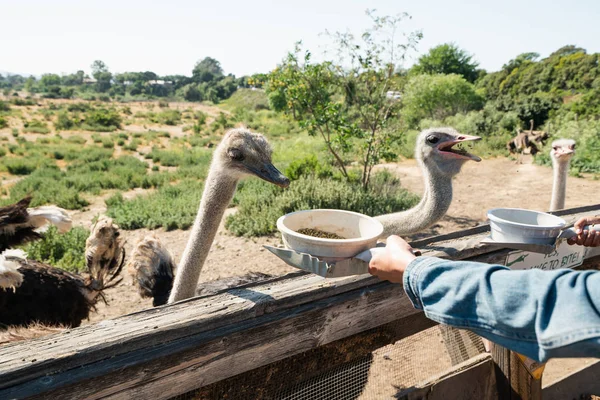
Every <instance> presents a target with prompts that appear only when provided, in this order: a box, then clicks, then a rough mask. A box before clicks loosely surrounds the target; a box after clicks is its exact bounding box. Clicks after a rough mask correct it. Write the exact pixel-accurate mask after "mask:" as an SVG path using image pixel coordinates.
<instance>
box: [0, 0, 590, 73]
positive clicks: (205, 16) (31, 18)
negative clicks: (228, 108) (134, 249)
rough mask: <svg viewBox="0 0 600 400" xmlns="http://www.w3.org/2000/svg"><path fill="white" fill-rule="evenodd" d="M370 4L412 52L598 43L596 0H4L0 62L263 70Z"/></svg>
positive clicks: (364, 21) (486, 56)
mask: <svg viewBox="0 0 600 400" xmlns="http://www.w3.org/2000/svg"><path fill="white" fill-rule="evenodd" d="M367 8H371V9H373V8H375V9H377V10H378V13H379V14H381V15H386V14H396V13H399V12H408V13H409V14H411V15H412V17H413V18H412V21H410V22H409V23H407V24H406V29H407V30H415V29H421V30H422V32H423V35H424V38H423V40H422V41H421V42H420V44H419V46H418V53H416V54H415V55H414V57H413V58H416V57H417V56H418V54H422V53H425V52H426V51H427V50H428V49H429V48H431V47H433V46H435V45H438V44H441V43H446V42H454V43H456V44H457V45H458V46H460V47H461V48H464V49H465V50H467V51H468V52H470V53H471V54H473V55H474V56H475V59H476V60H477V61H479V63H480V66H481V67H483V68H485V69H487V70H489V71H494V70H498V69H499V68H500V67H501V66H502V64H504V63H506V62H507V61H508V60H509V59H511V58H514V57H515V56H516V55H518V54H520V53H523V52H529V51H534V52H538V53H540V54H541V55H542V57H545V56H547V55H548V54H550V53H551V52H552V51H554V50H556V49H558V48H559V47H561V46H563V45H566V44H574V45H577V46H579V47H583V48H585V49H587V50H588V52H590V53H593V52H600V23H599V22H598V21H600V0H571V1H558V0H557V1H551V0H495V1H489V0H480V1H476V0H455V1H449V0H412V1H406V0H369V1H362V0H294V1H289V0H271V1H267V0H225V1H218V0H212V1H205V0H195V1H192V0H170V1H148V0H146V1H141V0H120V1H116V0H101V1H98V0H0V71H10V72H14V73H28V74H34V75H41V74H42V73H46V72H53V73H58V74H61V73H72V72H75V71H76V70H78V69H83V70H84V71H86V72H90V65H91V63H92V62H93V61H94V60H96V59H100V60H103V61H104V62H105V63H106V64H107V65H108V67H109V69H110V71H111V72H113V73H114V72H124V71H146V70H150V71H154V72H156V73H158V74H159V75H166V74H183V75H191V70H192V68H193V66H194V64H195V62H196V61H198V60H200V59H202V58H204V57H206V56H210V57H214V58H216V59H217V60H219V61H220V62H221V65H222V67H223V69H224V70H225V72H226V73H233V74H235V75H237V76H241V75H248V74H253V73H256V72H268V71H270V70H271V69H273V68H274V67H275V65H276V64H277V63H278V62H279V61H280V60H281V59H282V58H283V57H284V55H285V54H286V52H287V51H288V50H291V49H292V48H293V45H294V43H295V42H296V41H297V40H303V42H304V43H305V44H306V47H308V48H309V49H311V50H314V51H317V50H318V49H319V46H320V45H321V44H322V43H323V41H324V38H323V37H322V36H319V33H321V32H323V31H324V30H326V29H327V30H329V31H336V30H341V31H344V30H347V29H348V30H350V31H352V32H356V33H360V32H361V31H362V30H363V29H364V28H365V27H367V26H368V25H369V20H368V18H367V16H366V15H365V13H364V12H365V10H366V9H367ZM409 64H410V62H409ZM407 66H408V65H407Z"/></svg>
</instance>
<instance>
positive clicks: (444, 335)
mask: <svg viewBox="0 0 600 400" xmlns="http://www.w3.org/2000/svg"><path fill="white" fill-rule="evenodd" d="M483 351H484V347H483V344H482V342H481V338H480V337H479V336H477V335H475V334H473V333H471V332H469V331H465V330H458V329H454V328H450V327H447V326H443V325H437V326H434V327H432V328H429V329H426V330H423V331H421V332H418V333H416V334H414V335H411V336H408V337H406V338H404V339H401V340H398V341H396V342H395V343H393V344H389V345H386V346H383V347H380V348H377V349H376V350H375V351H372V352H369V353H368V354H367V355H364V356H361V357H358V358H356V359H353V360H352V361H349V362H343V363H339V364H337V365H335V366H329V367H328V368H324V369H323V370H319V371H317V372H316V373H315V374H313V375H312V376H310V377H307V378H306V379H304V380H302V381H300V382H292V383H290V384H289V385H286V384H285V382H280V383H281V384H280V385H278V387H279V388H278V389H276V390H269V389H266V390H263V388H254V389H249V387H247V386H245V385H244V384H243V382H242V380H243V378H242V377H240V379H239V380H235V379H231V380H229V385H235V386H239V389H238V388H235V389H233V388H231V387H229V388H228V390H226V391H223V390H221V392H219V391H213V392H210V391H206V390H199V391H194V392H190V393H186V394H184V395H181V396H178V397H177V400H197V399H203V400H204V399H206V400H208V399H225V398H227V399H242V400H243V399H253V400H254V399H270V400H354V399H356V400H371V399H372V400H381V399H394V398H397V397H398V396H401V395H402V393H403V392H406V391H407V390H410V389H411V388H414V387H418V386H419V383H420V382H424V381H427V380H428V378H430V377H432V376H434V375H437V374H440V373H442V372H443V371H445V370H447V369H449V368H451V367H452V366H453V365H456V364H459V363H461V362H463V361H466V360H468V359H470V358H471V357H474V356H476V355H477V354H480V353H482V352H483ZM295 368H299V369H302V365H296V366H295ZM266 371H270V372H265V373H270V374H277V368H275V369H274V370H273V369H271V370H266ZM274 378H275V379H277V377H276V376H275V377H274ZM232 389H233V390H232Z"/></svg>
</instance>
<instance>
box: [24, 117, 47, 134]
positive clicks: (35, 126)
mask: <svg viewBox="0 0 600 400" xmlns="http://www.w3.org/2000/svg"><path fill="white" fill-rule="evenodd" d="M23 127H24V128H23V132H28V133H41V134H46V133H49V132H50V129H48V126H47V125H46V123H45V122H42V121H40V120H37V119H32V120H30V121H25V123H24V124H23Z"/></svg>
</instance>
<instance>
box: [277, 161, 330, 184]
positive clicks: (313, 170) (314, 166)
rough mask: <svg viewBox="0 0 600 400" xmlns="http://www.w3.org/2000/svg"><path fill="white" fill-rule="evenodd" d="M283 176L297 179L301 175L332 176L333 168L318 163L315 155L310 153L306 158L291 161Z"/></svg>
mask: <svg viewBox="0 0 600 400" xmlns="http://www.w3.org/2000/svg"><path fill="white" fill-rule="evenodd" d="M285 176H287V177H288V178H289V179H290V180H293V181H295V180H298V179H300V178H301V177H303V176H316V177H317V178H331V177H333V169H332V168H331V167H330V166H328V165H324V164H321V163H319V160H318V159H317V157H316V156H315V155H310V156H308V157H306V158H303V159H300V160H296V161H293V162H292V163H291V164H290V165H289V166H288V167H287V168H286V169H285Z"/></svg>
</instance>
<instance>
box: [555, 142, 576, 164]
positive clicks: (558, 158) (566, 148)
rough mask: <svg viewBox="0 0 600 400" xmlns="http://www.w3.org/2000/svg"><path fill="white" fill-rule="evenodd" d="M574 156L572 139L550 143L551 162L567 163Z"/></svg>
mask: <svg viewBox="0 0 600 400" xmlns="http://www.w3.org/2000/svg"><path fill="white" fill-rule="evenodd" d="M574 154H575V141H574V140H573V139H558V140H555V141H554V142H552V150H550V157H551V158H552V161H554V162H559V163H567V162H569V161H571V158H573V155H574Z"/></svg>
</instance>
